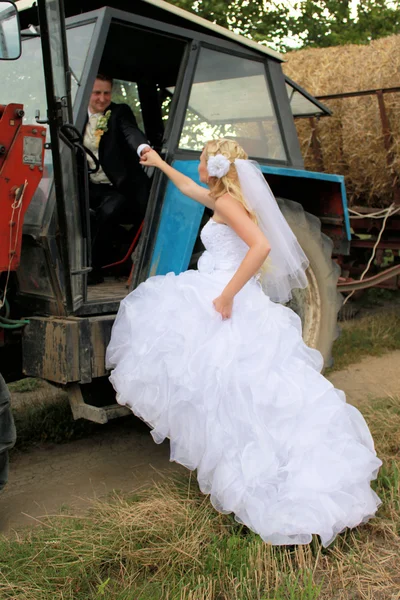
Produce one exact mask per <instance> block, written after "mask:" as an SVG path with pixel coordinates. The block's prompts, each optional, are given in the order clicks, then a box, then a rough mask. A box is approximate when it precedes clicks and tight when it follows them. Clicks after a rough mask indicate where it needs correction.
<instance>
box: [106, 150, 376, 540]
mask: <svg viewBox="0 0 400 600" xmlns="http://www.w3.org/2000/svg"><path fill="white" fill-rule="evenodd" d="M141 162H142V164H144V165H146V166H153V167H158V168H159V169H161V170H162V171H163V172H164V173H165V174H166V175H167V176H168V177H169V178H170V179H171V181H172V182H173V183H174V184H175V185H176V186H177V187H178V188H179V189H180V191H181V192H182V193H183V194H185V195H186V196H189V197H190V198H192V199H193V200H195V201H197V202H200V203H202V204H204V205H205V206H206V207H208V208H210V209H211V210H212V211H213V217H212V218H211V219H210V220H209V221H208V223H207V224H206V225H205V227H204V228H203V230H202V232H201V238H202V241H203V244H204V246H205V248H206V251H205V252H204V253H203V255H202V256H201V258H200V260H199V263H198V270H197V271H194V270H192V271H186V272H184V273H181V274H179V275H175V274H174V273H169V274H168V275H166V276H163V277H161V276H158V277H151V278H150V279H148V280H147V281H146V282H145V283H142V284H141V285H140V286H139V287H138V288H137V289H136V290H134V291H133V292H132V293H131V294H129V295H128V296H127V297H126V298H125V299H124V300H123V301H122V303H121V306H120V309H119V312H118V315H117V318H116V321H115V324H114V327H113V330H112V335H111V341H110V344H109V346H108V349H107V357H106V362H107V368H109V369H112V373H111V376H110V380H111V382H112V384H113V386H114V388H115V390H116V393H117V401H118V402H119V403H120V404H122V405H126V406H129V407H130V409H131V410H132V411H133V412H134V413H135V414H136V415H137V416H138V417H140V418H141V419H143V420H144V421H145V422H146V423H148V424H149V426H150V427H151V430H152V431H151V434H152V436H153V438H154V441H155V442H156V443H161V442H162V441H163V440H164V439H165V438H166V437H168V438H169V439H170V446H171V460H172V461H176V462H178V463H180V464H181V465H184V466H185V467H187V468H188V469H191V470H194V469H197V477H198V482H199V486H200V489H201V491H202V492H204V493H205V494H209V495H210V500H211V502H212V504H213V506H214V507H215V508H216V509H217V510H218V511H221V512H223V513H230V512H233V513H234V514H235V518H236V520H237V521H238V522H240V523H243V524H244V525H246V526H247V527H248V528H250V529H251V530H253V531H255V532H257V533H258V534H259V535H260V536H261V537H262V539H263V540H265V541H266V542H269V543H271V544H277V545H285V544H290V545H292V544H308V543H309V542H310V541H311V538H312V535H313V534H317V535H319V536H320V538H321V543H322V544H323V545H324V546H327V545H329V544H330V543H331V542H332V541H333V540H334V538H335V537H336V535H337V534H338V533H339V532H341V531H343V530H344V529H345V528H346V527H356V526H357V525H360V524H361V523H364V522H366V521H367V520H368V519H369V518H371V517H372V516H373V515H374V514H375V512H376V510H377V507H378V506H379V504H380V500H379V498H378V496H377V495H376V494H375V492H374V491H373V490H372V489H371V487H370V482H371V481H372V480H373V479H375V478H376V476H377V472H378V470H379V467H380V465H381V461H380V460H379V459H378V458H377V456H376V453H375V450H374V443H373V440H372V437H371V434H370V432H369V430H368V427H367V425H366V423H365V421H364V418H363V417H362V415H361V414H360V413H359V411H358V410H357V409H356V408H354V407H353V406H351V405H349V404H347V403H346V400H345V396H344V393H343V392H342V391H340V390H336V389H335V388H334V387H333V386H332V384H331V383H330V382H329V381H328V380H327V379H325V378H324V377H323V376H322V375H321V373H320V371H321V369H322V363H323V361H322V357H321V355H320V353H319V352H318V351H317V350H314V349H311V348H308V347H307V346H306V345H305V344H304V342H303V339H302V336H301V322H300V319H299V317H298V316H297V315H296V314H295V313H294V312H293V311H292V310H290V309H289V308H287V307H285V306H283V305H282V304H281V303H285V302H287V301H288V300H289V299H290V297H291V290H292V289H294V288H304V287H305V286H306V285H307V279H306V275H305V270H306V269H307V266H308V262H307V258H306V256H305V254H304V253H303V251H302V249H301V248H300V246H299V244H298V242H297V240H296V238H295V236H294V235H293V233H292V231H291V230H290V228H289V226H288V224H287V223H286V221H285V219H284V217H283V215H282V213H281V212H280V210H279V208H278V206H277V203H276V201H275V199H274V197H273V196H272V193H271V191H270V189H269V187H268V184H267V183H266V182H265V179H264V177H263V175H262V173H261V171H260V170H259V168H258V166H257V164H256V163H253V162H251V161H249V160H248V159H247V155H246V153H245V152H244V150H243V149H242V148H241V147H240V146H239V145H238V144H237V143H236V142H234V141H232V140H226V139H219V140H215V141H211V142H209V143H207V144H206V146H205V148H204V150H203V152H202V154H201V158H200V165H199V176H200V181H201V182H202V183H206V184H208V189H206V188H204V187H202V186H199V185H197V184H196V183H195V182H194V181H192V180H191V179H190V178H188V177H186V176H185V175H183V174H182V173H179V172H178V171H176V170H175V169H174V168H172V167H171V166H169V165H167V164H166V163H165V162H164V161H163V160H162V159H161V158H160V156H159V155H158V154H157V153H156V152H154V151H153V150H149V151H148V152H147V153H146V154H144V155H143V156H142V159H141Z"/></svg>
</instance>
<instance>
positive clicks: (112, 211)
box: [84, 74, 149, 284]
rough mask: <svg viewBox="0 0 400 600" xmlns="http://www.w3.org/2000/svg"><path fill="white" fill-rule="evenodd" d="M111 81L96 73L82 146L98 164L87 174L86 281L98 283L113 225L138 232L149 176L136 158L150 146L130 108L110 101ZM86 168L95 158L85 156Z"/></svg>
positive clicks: (143, 212) (144, 209) (92, 163)
mask: <svg viewBox="0 0 400 600" xmlns="http://www.w3.org/2000/svg"><path fill="white" fill-rule="evenodd" d="M112 84H113V80H112V79H111V78H110V77H107V76H105V75H101V74H98V75H97V77H96V80H95V82H94V86H93V90H92V94H91V96H90V101H89V107H88V118H87V121H86V124H85V130H84V145H85V146H86V147H87V148H89V150H91V151H92V152H93V154H94V155H95V156H96V158H98V160H99V163H100V168H99V169H98V171H97V172H96V173H92V174H91V175H90V181H89V204H90V208H91V214H92V220H91V229H92V267H93V269H92V272H91V273H90V275H89V279H88V283H92V284H94V283H101V282H102V281H103V276H102V272H101V267H102V266H103V265H105V264H107V261H108V262H110V261H109V260H108V253H107V249H109V248H110V232H111V227H112V226H113V225H119V224H120V223H127V224H131V225H133V228H134V231H136V230H137V229H138V228H139V226H140V224H141V222H142V220H143V218H144V215H145V211H146V204H147V198H148V192H149V180H148V177H147V176H146V174H145V173H144V171H143V169H142V167H141V166H140V164H139V157H140V155H141V154H142V152H143V151H146V149H148V148H149V144H148V142H147V140H146V138H145V136H144V134H143V133H142V132H141V131H140V129H139V127H138V125H137V122H136V119H135V117H134V115H133V112H132V110H131V109H130V107H129V106H128V105H127V104H115V103H114V102H111V92H112ZM88 162H89V166H90V168H94V166H95V165H94V162H93V160H92V159H91V158H90V157H89V156H88Z"/></svg>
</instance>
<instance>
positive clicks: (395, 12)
mask: <svg viewBox="0 0 400 600" xmlns="http://www.w3.org/2000/svg"><path fill="white" fill-rule="evenodd" d="M169 1H170V2H171V3H172V4H174V5H176V6H179V7H180V8H183V9H185V10H188V11H191V12H194V13H195V14H197V15H199V16H201V17H204V18H205V19H207V20H209V21H212V22H213V23H217V24H218V25H222V26H223V27H226V28H228V29H230V30H232V31H235V32H236V33H240V34H241V35H244V36H247V37H249V38H251V39H253V40H255V41H257V42H264V43H268V44H270V45H273V46H274V47H276V48H277V49H278V50H282V51H285V50H288V49H293V48H294V47H298V48H299V47H327V46H337V45H342V44H349V43H351V44H365V43H368V42H369V41H371V40H374V39H378V38H380V37H384V36H387V35H391V34H395V33H400V0H359V1H358V2H357V1H356V0H299V1H297V2H296V1H293V3H291V2H290V0H277V1H276V2H274V1H270V0H244V1H243V0H231V2H228V3H227V2H226V1H225V0H169Z"/></svg>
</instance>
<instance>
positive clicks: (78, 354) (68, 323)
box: [22, 315, 115, 384]
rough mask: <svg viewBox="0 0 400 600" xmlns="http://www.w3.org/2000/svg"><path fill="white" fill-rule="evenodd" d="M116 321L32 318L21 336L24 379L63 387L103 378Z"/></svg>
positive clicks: (110, 317) (105, 318)
mask: <svg viewBox="0 0 400 600" xmlns="http://www.w3.org/2000/svg"><path fill="white" fill-rule="evenodd" d="M114 319H115V315H102V316H95V317H88V318H79V317H32V318H31V319H30V324H29V325H27V326H26V327H25V329H24V332H23V336H22V360H23V371H24V373H25V375H29V376H30V377H40V378H42V379H47V380H48V381H52V382H55V383H62V384H67V383H75V382H76V383H78V382H79V383H90V382H91V381H92V380H93V379H95V378H97V377H104V376H105V375H107V371H106V368H105V355H106V348H107V345H108V342H109V341H110V336H111V329H112V326H113V323H114Z"/></svg>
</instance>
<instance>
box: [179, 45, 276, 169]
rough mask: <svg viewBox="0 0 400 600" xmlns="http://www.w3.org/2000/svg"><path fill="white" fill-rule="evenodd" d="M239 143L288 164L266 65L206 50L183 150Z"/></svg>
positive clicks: (195, 83)
mask: <svg viewBox="0 0 400 600" xmlns="http://www.w3.org/2000/svg"><path fill="white" fill-rule="evenodd" d="M215 137H229V138H234V139H236V140H237V141H238V142H239V143H240V144H241V145H242V146H243V147H244V148H245V150H246V151H247V152H248V154H249V155H250V156H254V157H259V158H268V159H275V160H286V154H285V150H284V146H283V142H282V136H281V132H280V128H279V124H278V120H277V116H276V113H275V109H274V106H273V103H272V98H271V94H270V91H269V87H268V81H267V77H266V71H265V65H264V63H261V62H257V61H254V60H249V59H245V58H240V57H238V56H234V55H230V54H225V53H223V52H217V51H215V50H210V49H208V48H202V50H201V53H200V58H199V62H198V64H197V68H196V72H195V77H194V81H193V85H192V89H191V93H190V98H189V104H188V108H187V112H186V118H185V124H184V127H183V131H182V135H181V139H180V144H179V147H180V148H182V149H188V150H198V151H200V150H202V148H203V146H204V144H205V142H206V141H207V140H209V139H211V138H215Z"/></svg>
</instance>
